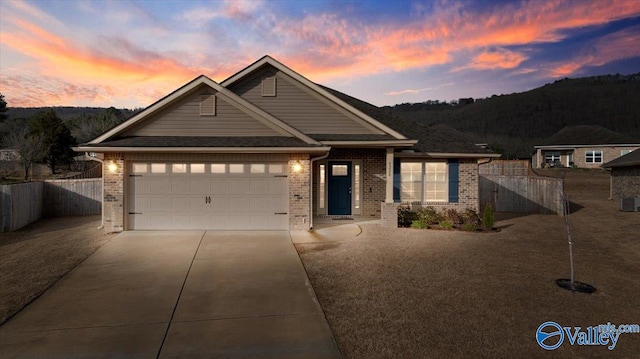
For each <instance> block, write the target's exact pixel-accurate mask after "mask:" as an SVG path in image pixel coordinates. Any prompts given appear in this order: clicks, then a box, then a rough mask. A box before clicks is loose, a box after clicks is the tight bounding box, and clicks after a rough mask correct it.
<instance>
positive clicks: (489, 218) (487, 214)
mask: <svg viewBox="0 0 640 359" xmlns="http://www.w3.org/2000/svg"><path fill="white" fill-rule="evenodd" d="M493 222H494V216H493V208H492V207H491V204H490V203H487V205H486V206H484V212H483V213H482V226H483V227H484V228H485V229H492V228H493Z"/></svg>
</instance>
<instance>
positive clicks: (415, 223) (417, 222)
mask: <svg viewBox="0 0 640 359" xmlns="http://www.w3.org/2000/svg"><path fill="white" fill-rule="evenodd" d="M411 228H418V229H424V228H429V225H428V224H427V222H425V221H424V220H422V219H416V220H414V221H413V222H411Z"/></svg>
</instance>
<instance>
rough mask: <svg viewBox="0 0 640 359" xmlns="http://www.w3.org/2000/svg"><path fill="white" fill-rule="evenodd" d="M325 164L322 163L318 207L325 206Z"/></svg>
mask: <svg viewBox="0 0 640 359" xmlns="http://www.w3.org/2000/svg"><path fill="white" fill-rule="evenodd" d="M324 179H325V166H324V165H320V185H319V186H318V208H324V184H325V180H324Z"/></svg>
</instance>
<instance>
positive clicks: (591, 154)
mask: <svg viewBox="0 0 640 359" xmlns="http://www.w3.org/2000/svg"><path fill="white" fill-rule="evenodd" d="M596 153H600V156H596ZM589 157H591V159H592V161H589ZM596 157H600V160H599V161H596ZM603 161H604V153H603V152H602V151H599V150H592V151H586V152H585V153H584V162H585V163H587V164H591V163H602V162H603Z"/></svg>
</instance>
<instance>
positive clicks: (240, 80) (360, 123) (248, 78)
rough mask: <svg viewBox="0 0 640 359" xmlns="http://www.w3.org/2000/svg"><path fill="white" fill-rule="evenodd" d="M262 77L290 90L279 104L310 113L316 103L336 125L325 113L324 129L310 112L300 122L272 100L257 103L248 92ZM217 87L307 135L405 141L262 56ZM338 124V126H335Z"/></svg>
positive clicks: (314, 85)
mask: <svg viewBox="0 0 640 359" xmlns="http://www.w3.org/2000/svg"><path fill="white" fill-rule="evenodd" d="M265 76H276V77H277V78H278V79H279V80H280V79H281V80H282V81H284V82H285V83H284V84H285V85H286V86H285V87H286V88H287V89H286V90H290V91H291V93H289V94H286V92H285V94H283V95H284V96H283V97H286V96H287V95H289V96H290V97H288V98H283V99H282V100H283V102H285V103H287V102H288V103H290V104H291V105H295V103H304V106H307V107H305V108H304V109H305V110H313V108H309V107H308V106H309V105H311V104H312V105H316V106H317V105H319V104H320V105H322V106H324V108H325V109H326V108H327V107H328V108H329V109H330V110H331V111H332V113H333V114H334V115H336V117H335V118H334V120H335V121H336V122H335V123H331V119H330V118H327V116H326V113H325V114H322V115H320V114H319V116H324V121H325V123H324V124H325V126H324V127H323V126H319V127H318V125H319V123H320V122H319V121H317V120H318V118H315V117H314V116H313V111H311V112H309V111H307V113H310V115H308V116H309V117H307V118H302V119H300V118H296V115H291V116H287V110H288V109H287V108H283V109H281V110H280V109H278V108H277V106H278V105H281V104H277V105H276V104H275V101H271V105H270V104H269V101H270V99H268V98H265V99H263V100H264V101H260V100H261V99H259V98H255V97H252V95H253V94H251V93H249V92H250V90H251V89H255V88H256V86H257V84H256V80H258V81H260V80H261V78H262V77H265ZM221 85H222V86H224V87H226V88H229V89H231V90H233V91H234V92H236V93H238V94H239V95H241V96H243V97H245V96H246V97H250V101H251V102H254V103H257V104H259V105H260V106H261V107H263V108H265V109H266V110H267V111H269V112H273V114H274V115H276V116H278V117H279V118H281V119H283V120H285V121H287V122H290V121H293V122H291V124H292V125H293V126H295V127H296V128H299V129H301V130H304V131H305V132H306V133H309V134H313V133H316V134H319V133H323V134H327V133H333V132H335V133H352V134H377V135H384V134H386V135H390V136H392V138H394V139H407V138H406V137H405V136H404V135H403V134H401V133H399V132H397V131H396V130H394V129H392V128H390V127H388V126H387V125H385V124H383V123H381V122H379V121H378V120H376V119H374V118H372V117H370V116H369V115H367V114H365V113H363V112H361V111H360V110H358V109H356V108H355V107H353V106H351V105H349V104H348V103H346V102H344V101H343V100H341V99H339V98H338V97H336V96H334V95H333V94H331V93H330V92H329V91H326V90H325V88H323V87H321V86H319V85H317V84H315V83H313V82H311V81H309V80H308V79H306V78H305V77H304V76H302V75H300V74H299V73H297V72H295V71H293V70H291V69H290V68H288V67H287V66H285V65H283V64H282V63H280V62H278V61H277V60H275V59H273V58H271V57H270V56H264V57H263V58H261V59H260V60H258V61H256V62H254V63H253V64H251V65H249V66H248V67H246V68H245V69H243V70H241V71H240V72H238V73H236V74H235V75H232V76H231V77H229V78H228V79H226V80H224V81H222V82H221ZM286 90H285V91H286ZM296 90H297V91H296ZM295 96H299V97H300V96H302V97H303V98H304V99H305V100H306V101H299V99H298V100H296V99H295ZM271 100H273V99H271ZM264 106H266V107H264ZM285 107H287V106H285ZM289 107H290V106H289ZM319 109H320V107H316V110H319ZM276 111H277V112H276ZM331 111H330V112H331ZM299 113H300V111H298V113H297V116H298V117H299ZM340 119H341V120H342V121H349V122H347V123H339V122H337V121H340ZM327 120H329V122H328V123H327V122H326V121H327ZM305 121H308V124H305ZM338 124H339V126H336V125H338ZM345 126H346V127H345ZM327 128H330V129H332V130H331V131H333V132H327ZM336 131H338V132H336ZM345 131H346V132H345Z"/></svg>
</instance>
